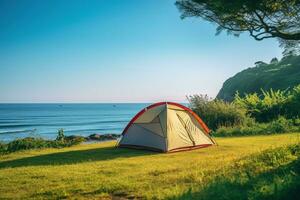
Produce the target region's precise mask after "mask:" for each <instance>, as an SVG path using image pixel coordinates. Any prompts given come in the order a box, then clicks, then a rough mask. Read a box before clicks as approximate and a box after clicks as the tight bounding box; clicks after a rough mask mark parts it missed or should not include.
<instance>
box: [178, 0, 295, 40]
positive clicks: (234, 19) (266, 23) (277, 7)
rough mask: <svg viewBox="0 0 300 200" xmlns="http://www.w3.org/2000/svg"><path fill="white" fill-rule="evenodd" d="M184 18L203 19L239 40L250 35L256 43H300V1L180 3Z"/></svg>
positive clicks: (198, 0)
mask: <svg viewBox="0 0 300 200" xmlns="http://www.w3.org/2000/svg"><path fill="white" fill-rule="evenodd" d="M175 5H176V6H177V8H178V9H179V10H180V11H181V13H182V15H181V17H182V18H186V17H200V18H202V19H204V20H207V21H210V22H212V23H214V24H217V25H218V27H217V30H216V34H217V35H218V34H220V33H221V32H222V31H223V30H225V31H227V32H228V33H229V34H233V35H235V36H239V35H240V34H241V33H243V32H248V33H249V34H250V35H251V36H252V37H253V38H254V39H255V40H258V41H260V40H263V39H266V38H279V39H281V40H283V41H296V43H298V41H300V0H235V1H230V0H177V1H176V3H175Z"/></svg>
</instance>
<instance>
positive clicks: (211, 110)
mask: <svg viewBox="0 0 300 200" xmlns="http://www.w3.org/2000/svg"><path fill="white" fill-rule="evenodd" d="M188 100H189V102H190V107H191V109H192V110H193V111H194V112H195V113H197V114H198V115H199V116H200V117H201V118H202V119H203V121H204V122H205V123H206V124H207V125H208V127H209V128H210V129H212V130H216V129H217V128H219V127H220V126H234V125H240V124H245V123H249V121H251V119H250V118H249V117H247V116H246V110H245V109H243V108H241V107H239V106H236V105H235V104H233V103H227V102H224V101H223V100H218V99H215V100H212V99H210V98H209V97H208V96H207V95H205V96H203V95H193V96H189V97H188Z"/></svg>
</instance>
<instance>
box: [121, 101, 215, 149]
mask: <svg viewBox="0 0 300 200" xmlns="http://www.w3.org/2000/svg"><path fill="white" fill-rule="evenodd" d="M213 144H214V141H213V140H212V138H211V137H210V135H209V129H208V128H207V126H206V125H205V123H204V122H203V121H202V120H201V119H200V117H199V116H198V115H196V114H195V113H194V112H193V111H192V110H190V109H189V108H187V107H185V106H183V105H180V104H178V103H173V102H159V103H155V104H152V105H150V106H148V107H146V108H144V109H143V110H141V111H140V112H139V113H138V114H137V115H136V116H135V117H133V118H132V120H131V121H130V122H129V123H128V125H127V126H126V127H125V129H124V131H123V133H122V137H121V139H120V142H119V144H118V146H119V147H128V148H140V149H149V150H155V151H160V152H174V151H181V150H189V149H195V148H201V147H207V146H210V145H213Z"/></svg>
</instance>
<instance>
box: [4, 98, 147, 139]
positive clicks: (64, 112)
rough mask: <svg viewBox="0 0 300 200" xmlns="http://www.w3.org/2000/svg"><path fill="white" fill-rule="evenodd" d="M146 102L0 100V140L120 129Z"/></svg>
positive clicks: (112, 131)
mask: <svg viewBox="0 0 300 200" xmlns="http://www.w3.org/2000/svg"><path fill="white" fill-rule="evenodd" d="M147 105H149V104H145V103H143V104H142V103H137V104H0V140H1V141H10V140H13V139H16V138H22V137H26V136H40V137H43V138H49V139H54V138H55V137H56V134H57V130H58V129H60V128H63V129H64V131H65V134H66V135H72V134H75V135H82V136H87V135H90V134H93V133H99V134H105V133H121V132H122V130H123V128H124V127H125V126H126V125H127V123H128V122H129V120H130V119H131V118H132V117H133V116H134V115H135V114H136V113H137V112H138V111H140V110H141V109H143V108H144V107H145V106H147Z"/></svg>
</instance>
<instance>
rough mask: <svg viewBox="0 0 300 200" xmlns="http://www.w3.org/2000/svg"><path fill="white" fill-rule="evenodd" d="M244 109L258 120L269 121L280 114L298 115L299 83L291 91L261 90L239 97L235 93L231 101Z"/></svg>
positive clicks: (299, 104)
mask: <svg viewBox="0 0 300 200" xmlns="http://www.w3.org/2000/svg"><path fill="white" fill-rule="evenodd" d="M233 103H234V104H235V105H237V106H239V107H241V108H243V109H245V110H246V113H247V114H248V115H249V116H250V117H252V118H254V119H255V120H256V121H258V122H270V121H272V120H276V119H278V117H280V116H284V117H285V118H288V119H292V118H298V117H299V116H300V85H298V86H296V87H294V88H293V90H291V91H281V90H277V91H273V90H272V89H271V90H269V91H264V90H262V95H260V96H258V95H257V93H253V94H246V95H245V96H244V97H240V96H239V94H238V93H237V94H236V96H235V99H234V102H233Z"/></svg>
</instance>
